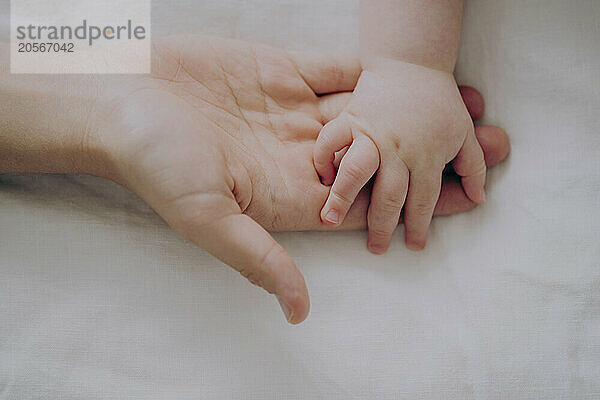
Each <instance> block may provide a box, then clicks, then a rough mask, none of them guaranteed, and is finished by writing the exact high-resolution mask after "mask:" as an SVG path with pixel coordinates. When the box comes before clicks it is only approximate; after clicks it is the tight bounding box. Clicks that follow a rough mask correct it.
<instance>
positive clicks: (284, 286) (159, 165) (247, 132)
mask: <svg viewBox="0 0 600 400" xmlns="http://www.w3.org/2000/svg"><path fill="white" fill-rule="evenodd" d="M153 54H154V55H153V68H152V74H150V75H144V76H139V77H136V78H133V79H132V78H123V77H113V78H108V79H107V80H106V83H105V84H106V86H105V87H104V91H105V93H107V94H108V96H104V98H107V99H110V101H109V104H110V106H108V107H98V109H101V110H104V111H102V114H101V115H99V117H100V118H99V119H100V120H103V121H105V122H104V123H103V125H102V127H101V130H100V131H101V137H102V138H103V140H104V141H105V142H106V143H107V145H108V146H109V147H110V148H111V149H112V150H111V151H110V154H113V165H114V168H112V172H111V174H110V177H111V178H112V179H114V180H115V181H117V182H119V183H121V184H123V185H125V186H126V187H128V188H130V189H131V190H132V191H134V192H135V193H137V194H138V195H139V196H140V197H142V198H143V199H144V200H145V201H146V202H147V203H148V204H149V205H150V206H151V207H153V209H154V210H155V211H156V212H157V213H158V214H159V215H161V216H162V217H163V218H164V219H165V221H167V223H169V224H170V225H171V226H172V227H173V229H175V230H176V231H177V232H178V233H180V234H181V235H182V236H183V237H185V238H187V239H188V240H190V241H192V242H194V243H196V244H197V245H199V246H200V247H202V248H204V249H206V250H207V251H209V252H210V253H212V254H213V255H215V256H216V257H217V258H219V259H221V260H222V261H224V262H225V263H227V264H229V265H231V266H232V267H233V268H235V269H236V270H238V271H239V272H240V273H241V274H242V275H244V276H245V277H247V278H248V279H249V280H250V282H252V283H254V284H256V285H259V286H261V287H263V288H264V289H266V290H267V291H268V292H270V293H274V294H275V295H277V298H278V300H279V302H280V304H281V306H282V309H283V311H284V313H285V314H286V317H287V319H288V321H290V322H291V323H299V322H301V321H303V320H304V319H305V318H306V315H307V314H308V311H309V299H308V292H307V289H306V285H305V282H304V279H303V277H302V275H301V274H300V272H299V271H298V270H297V268H296V266H295V265H294V262H293V260H292V259H291V258H290V257H289V255H288V254H287V253H286V251H285V250H284V249H283V248H282V247H281V246H280V245H279V244H277V243H276V242H275V240H273V238H272V237H271V236H270V235H269V234H268V233H267V230H315V229H328V228H327V227H326V226H325V225H323V224H322V223H321V221H320V217H319V210H320V208H321V207H322V205H323V203H324V201H325V199H326V198H327V195H328V191H329V188H328V187H326V186H324V185H322V184H321V183H320V181H319V178H318V176H317V174H316V172H315V169H314V167H313V160H312V154H313V145H314V143H315V140H316V138H317V136H318V134H319V131H320V129H321V128H322V126H323V125H324V124H325V123H327V122H328V121H329V120H331V119H332V118H334V117H335V116H336V115H337V114H338V113H339V112H340V111H341V110H342V108H343V106H344V105H345V103H346V102H347V100H348V97H347V96H349V92H350V91H351V90H353V88H354V86H355V84H356V81H357V79H358V76H359V74H360V66H359V64H358V62H357V60H356V59H355V58H353V57H338V58H335V57H331V56H323V55H318V54H312V55H309V54H290V53H287V52H285V51H282V50H278V49H275V48H272V47H268V46H263V45H257V44H249V43H245V42H239V41H233V40H226V39H217V38H208V37H194V36H186V37H177V38H168V39H162V40H159V41H155V43H154V52H153ZM465 99H466V102H467V104H468V105H469V102H470V103H471V108H472V109H473V108H479V109H481V100H480V97H479V95H478V94H476V93H475V92H474V91H472V90H471V91H468V93H465ZM479 138H480V141H481V142H482V146H483V147H484V148H485V150H486V152H487V154H486V155H487V156H488V161H493V162H498V161H500V160H501V159H502V158H504V156H506V154H507V151H508V142H507V140H506V137H505V136H504V134H503V133H502V132H501V131H500V130H499V129H493V128H481V129H480V130H479ZM367 206H368V191H367V190H364V191H363V193H362V194H361V196H360V198H359V199H358V200H357V202H356V204H355V205H354V206H353V208H352V210H351V212H350V213H349V215H348V217H347V219H346V221H345V223H344V224H343V225H342V226H341V227H340V228H341V229H359V228H364V226H365V225H366V219H365V216H366V209H367ZM471 207H473V204H472V203H471V202H470V201H469V200H468V199H467V198H466V197H465V196H464V194H463V192H462V190H461V189H460V186H459V185H457V184H456V182H454V183H448V184H447V185H446V186H445V187H444V191H443V195H442V197H441V199H440V203H439V205H438V213H449V212H456V211H462V210H466V209H469V208H471Z"/></svg>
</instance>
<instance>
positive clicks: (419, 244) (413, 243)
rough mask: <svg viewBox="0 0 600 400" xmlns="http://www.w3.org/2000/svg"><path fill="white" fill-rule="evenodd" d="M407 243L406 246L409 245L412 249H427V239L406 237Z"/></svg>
mask: <svg viewBox="0 0 600 400" xmlns="http://www.w3.org/2000/svg"><path fill="white" fill-rule="evenodd" d="M405 243H406V247H408V248H409V249H410V250H413V251H421V250H423V249H425V245H426V243H427V241H426V240H415V239H412V238H406V240H405Z"/></svg>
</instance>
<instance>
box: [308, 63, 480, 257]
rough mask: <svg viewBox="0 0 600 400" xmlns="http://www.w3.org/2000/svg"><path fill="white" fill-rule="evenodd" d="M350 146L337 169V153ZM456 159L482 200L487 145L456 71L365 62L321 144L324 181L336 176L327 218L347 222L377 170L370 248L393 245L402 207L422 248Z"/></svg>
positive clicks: (470, 190)
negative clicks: (445, 174)
mask: <svg viewBox="0 0 600 400" xmlns="http://www.w3.org/2000/svg"><path fill="white" fill-rule="evenodd" d="M348 146H349V147H348ZM346 148H347V151H346V153H345V154H344V155H343V156H342V159H341V162H340V165H339V169H338V171H337V175H336V170H335V166H334V159H335V155H336V153H338V152H341V151H343V150H345V149H346ZM339 154H340V153H338V155H339ZM450 161H452V165H453V167H454V170H455V171H456V173H457V174H458V175H460V176H461V183H462V186H463V189H464V191H465V193H466V195H467V196H468V197H469V198H470V199H471V200H472V201H474V202H476V203H482V202H484V201H485V191H484V185H485V175H486V166H485V161H484V157H483V152H482V150H481V147H480V146H479V143H478V141H477V139H476V137H475V133H474V128H473V122H472V120H471V118H470V117H469V114H468V112H467V109H466V107H465V105H464V103H463V101H462V98H461V95H460V92H459V90H458V87H457V85H456V82H455V80H454V77H453V76H452V74H450V73H447V72H443V71H439V70H435V69H431V68H427V67H423V66H419V65H415V64H409V63H404V62H400V61H389V63H388V64H386V65H384V66H379V67H378V68H376V69H370V70H364V71H363V72H362V74H361V76H360V79H359V81H358V84H357V86H356V89H355V90H354V94H353V95H352V98H351V100H350V102H349V103H348V105H347V106H346V108H345V109H344V111H343V112H342V113H341V114H340V115H339V116H338V117H337V118H336V119H334V120H332V121H331V122H329V123H328V124H327V125H325V126H324V127H323V129H322V130H321V132H320V134H319V138H318V139H317V143H316V145H315V150H314V164H315V169H316V170H317V173H318V174H319V176H320V177H321V180H322V182H323V184H325V185H331V184H333V186H332V187H331V190H330V193H329V197H328V198H327V201H326V202H325V205H324V207H323V209H322V210H321V220H322V221H323V222H324V223H327V224H331V225H337V224H341V223H342V222H343V220H344V217H345V216H346V213H347V212H348V210H349V209H350V206H351V205H352V203H353V202H354V199H355V197H356V196H357V194H358V192H359V191H360V189H361V188H362V187H363V186H364V185H365V184H366V183H367V182H368V181H369V179H370V178H371V177H372V176H373V175H374V174H375V173H376V172H377V175H376V177H375V182H374V185H373V192H372V195H371V204H370V206H369V211H368V227H369V238H368V242H367V246H368V248H369V250H371V251H372V252H373V253H384V252H385V251H387V249H388V247H389V245H390V241H391V237H392V234H393V232H394V230H395V228H396V226H397V224H398V221H399V218H400V212H401V210H402V208H403V207H404V226H405V232H406V245H407V246H408V247H409V248H411V249H414V250H417V249H422V248H423V247H424V246H425V242H426V238H427V230H428V228H429V224H430V222H431V217H432V215H433V210H434V208H435V205H436V202H437V200H438V197H439V193H440V188H441V182H442V172H443V170H444V167H445V166H446V164H447V163H449V162H450Z"/></svg>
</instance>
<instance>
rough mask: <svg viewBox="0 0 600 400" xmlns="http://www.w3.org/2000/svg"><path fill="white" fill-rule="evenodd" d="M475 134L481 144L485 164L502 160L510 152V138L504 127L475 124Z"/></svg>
mask: <svg viewBox="0 0 600 400" xmlns="http://www.w3.org/2000/svg"><path fill="white" fill-rule="evenodd" d="M475 136H476V137H477V141H478V142H479V144H480V145H481V149H482V150H483V154H484V157H485V163H486V165H487V166H490V167H491V166H494V165H497V164H499V163H500V162H502V160H504V159H505V158H506V157H507V156H508V154H509V153H510V140H509V138H508V135H507V134H506V132H505V131H504V129H502V128H499V127H497V126H476V127H475Z"/></svg>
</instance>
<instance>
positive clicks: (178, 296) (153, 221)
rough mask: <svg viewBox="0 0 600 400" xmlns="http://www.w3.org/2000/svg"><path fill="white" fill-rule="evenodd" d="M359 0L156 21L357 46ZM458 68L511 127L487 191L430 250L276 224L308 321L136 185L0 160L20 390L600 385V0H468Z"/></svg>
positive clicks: (514, 392) (224, 391) (356, 391)
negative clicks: (375, 244) (373, 249)
mask: <svg viewBox="0 0 600 400" xmlns="http://www.w3.org/2000/svg"><path fill="white" fill-rule="evenodd" d="M3 3H8V2H7V1H5V2H3ZM7 7H8V5H7V4H2V5H0V8H1V10H2V13H3V15H6V12H7V10H8V8H7ZM356 13H357V3H356V1H348V0H311V1H296V0H285V1H274V0H271V1H269V0H260V1H252V2H246V1H242V0H237V1H236V0H227V1H225V0H219V1H217V0H214V1H197V0H179V1H176V0H171V1H159V0H155V1H154V9H153V21H154V22H153V23H154V25H153V34H154V35H164V34H168V33H183V32H203V33H210V34H217V35H221V36H229V37H237V38H242V39H255V40H260V41H263V42H267V43H271V44H276V45H280V46H285V47H287V48H293V49H308V48H321V49H325V50H329V49H334V48H335V49H336V50H340V49H344V50H351V49H353V48H355V46H356V43H357V39H356V27H357V15H356ZM5 19H6V18H5ZM457 76H458V78H459V81H460V82H461V83H468V84H472V85H474V86H476V87H478V88H479V89H480V90H481V91H482V92H483V93H484V95H485V98H486V100H487V111H486V116H485V120H484V122H486V123H492V124H498V125H501V126H502V127H504V128H505V129H506V130H507V132H508V133H509V134H510V137H511V140H512V154H511V156H510V157H509V159H508V160H507V161H506V162H505V163H504V164H503V165H501V166H499V167H496V168H494V169H493V170H491V172H490V174H489V182H488V185H489V190H488V198H489V200H488V202H487V204H485V205H484V206H482V207H480V208H478V209H476V210H475V211H473V212H470V213H467V214H463V215H458V216H453V217H447V218H439V219H436V220H435V222H434V223H433V226H432V232H431V236H430V240H429V244H428V248H427V250H426V251H424V252H422V253H413V252H410V251H408V250H406V249H405V248H404V246H403V244H402V240H401V238H402V230H401V229H399V230H398V232H397V233H396V240H395V241H394V244H393V245H392V248H391V250H390V251H389V253H388V254H386V255H385V256H373V255H370V254H369V253H368V252H367V251H366V250H365V238H366V234H365V232H351V233H314V232H305V233H286V234H277V235H276V238H277V239H278V240H279V241H280V242H281V243H282V244H283V246H284V247H285V248H286V249H288V250H289V252H290V253H291V254H292V256H293V257H294V259H295V260H296V262H297V264H298V266H299V268H300V269H301V270H302V272H303V273H304V275H305V277H306V281H307V284H308V287H309V291H310V294H311V300H312V310H311V314H310V316H309V317H308V319H307V320H306V322H304V323H303V324H301V325H300V326H296V327H291V326H289V325H287V323H285V321H284V320H283V317H282V315H281V313H280V311H279V308H278V306H277V304H276V302H275V300H274V299H273V298H272V297H270V296H268V295H267V294H265V293H263V292H261V291H259V290H257V289H255V288H254V287H252V286H251V285H249V284H248V283H247V282H246V281H245V280H243V279H241V278H240V277H239V275H238V274H237V273H236V272H234V271H232V270H230V269H229V268H226V267H224V266H223V265H222V264H221V263H219V262H217V261H215V260H214V259H213V258H211V257H210V256H208V255H207V254H206V253H204V252H203V251H202V250H200V249H198V248H195V247H194V246H192V245H190V244H188V243H186V242H184V241H183V240H182V239H180V238H179V237H178V236H177V235H176V234H174V233H173V232H172V231H170V230H169V228H168V227H167V226H166V225H165V224H164V223H163V222H162V221H161V220H160V219H159V218H157V217H156V216H155V215H154V214H153V213H152V212H151V211H150V210H149V209H148V208H147V207H146V206H145V205H144V204H143V203H142V202H141V201H140V200H139V199H137V198H136V197H135V196H133V195H131V194H129V193H128V192H127V191H125V190H124V189H121V188H120V187H118V186H116V185H114V184H112V183H109V182H106V181H103V180H99V179H94V178H89V177H63V176H44V177H41V176H1V177H0V399H38V398H43V399H59V398H60V399H96V398H106V399H121V398H139V399H198V398H202V399H230V398H231V399H274V398H278V399H288V398H289V399H298V398H303V399H317V398H328V399H364V398H381V399H397V398H418V399H435V398H445V399H466V398H473V399H483V398H490V399H508V398H521V399H532V398H544V399H576V398H581V399H584V398H585V399H593V398H600V246H599V238H600V228H599V226H600V210H599V198H600V122H599V121H600V119H599V118H600V1H597V0H587V1H586V0H572V1H564V0H527V1H521V0H470V1H467V8H466V12H465V27H464V34H463V45H462V49H461V53H460V61H459V66H458V71H457Z"/></svg>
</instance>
